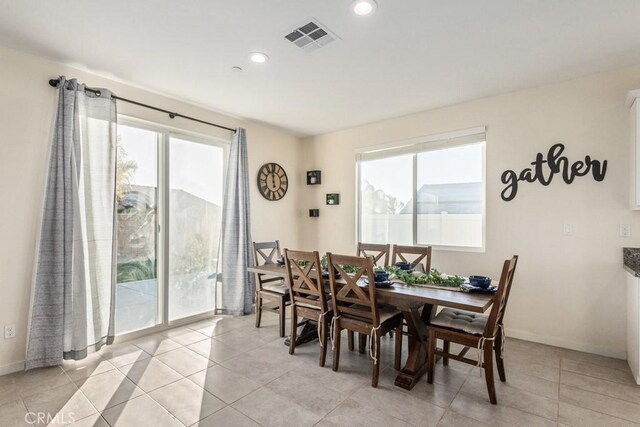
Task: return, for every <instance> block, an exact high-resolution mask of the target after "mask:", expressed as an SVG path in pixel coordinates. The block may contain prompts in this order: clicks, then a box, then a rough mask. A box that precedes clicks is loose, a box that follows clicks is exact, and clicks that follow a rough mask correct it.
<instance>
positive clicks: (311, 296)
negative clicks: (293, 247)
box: [284, 249, 333, 366]
mask: <svg viewBox="0 0 640 427" xmlns="http://www.w3.org/2000/svg"><path fill="white" fill-rule="evenodd" d="M300 261H303V262H300ZM284 262H285V265H286V266H287V278H288V280H287V283H288V284H289V293H290V294H291V306H292V309H291V338H290V339H289V341H290V343H289V354H294V352H295V349H296V338H297V336H296V334H297V329H298V326H300V325H299V324H298V319H299V318H300V319H309V320H312V321H314V322H318V338H319V339H320V366H324V362H325V360H326V358H327V338H328V337H329V324H330V322H331V319H332V317H333V312H332V311H331V306H330V304H329V302H328V300H327V295H326V293H325V290H324V281H323V279H322V267H321V265H320V255H319V254H318V252H315V251H314V252H301V251H290V250H288V249H285V250H284ZM303 265H304V266H303ZM312 275H313V277H312Z"/></svg>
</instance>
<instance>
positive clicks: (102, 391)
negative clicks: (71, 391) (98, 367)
mask: <svg viewBox="0 0 640 427" xmlns="http://www.w3.org/2000/svg"><path fill="white" fill-rule="evenodd" d="M80 390H81V391H82V393H84V395H85V396H86V397H87V399H89V401H90V402H91V403H92V404H93V406H95V407H96V409H97V410H98V411H102V410H104V409H105V408H110V407H111V406H115V405H119V404H120V403H122V402H126V401H127V400H129V399H133V398H134V397H137V396H140V395H141V394H143V391H142V390H140V389H139V388H138V387H136V385H135V384H134V383H133V382H131V380H130V379H129V378H127V377H126V376H125V375H124V374H123V373H122V372H120V371H118V370H113V371H108V372H105V373H103V374H100V375H95V376H92V377H89V378H87V379H86V381H85V382H84V383H83V384H82V385H81V386H80Z"/></svg>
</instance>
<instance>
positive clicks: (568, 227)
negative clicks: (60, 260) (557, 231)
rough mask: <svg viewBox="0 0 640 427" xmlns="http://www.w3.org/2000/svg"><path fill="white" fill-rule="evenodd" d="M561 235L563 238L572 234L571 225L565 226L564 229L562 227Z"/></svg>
mask: <svg viewBox="0 0 640 427" xmlns="http://www.w3.org/2000/svg"><path fill="white" fill-rule="evenodd" d="M562 233H563V234H564V235H565V236H571V235H572V234H573V227H572V226H571V224H565V225H564V227H562Z"/></svg>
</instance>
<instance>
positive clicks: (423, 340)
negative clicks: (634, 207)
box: [249, 264, 494, 390]
mask: <svg viewBox="0 0 640 427" xmlns="http://www.w3.org/2000/svg"><path fill="white" fill-rule="evenodd" d="M249 271H250V272H253V273H256V274H264V275H267V276H274V277H282V278H283V279H284V280H287V270H286V267H285V266H284V265H279V264H264V265H260V266H256V267H250V268H249ZM376 295H377V300H378V303H379V304H385V305H389V306H393V307H396V308H397V309H398V310H400V311H401V312H402V314H403V316H404V319H405V321H406V322H407V326H408V332H409V336H408V344H409V345H408V355H407V360H406V362H405V364H404V366H403V367H402V369H401V370H400V371H399V372H398V375H397V377H396V380H395V385H396V386H398V387H402V388H404V389H407V390H411V389H412V388H413V387H414V386H415V385H416V384H417V383H418V381H419V380H420V378H421V377H422V376H423V375H424V374H425V372H426V370H427V323H428V322H429V319H430V318H431V314H432V313H435V310H436V309H437V307H438V306H443V307H451V308H457V309H461V310H466V311H471V312H474V313H484V312H485V311H486V310H487V309H488V308H489V307H490V306H491V304H492V303H493V298H494V296H493V295H492V294H481V293H467V292H461V291H459V290H457V289H447V288H436V287H428V286H414V285H407V284H404V283H400V282H395V283H394V284H393V286H391V287H389V288H376Z"/></svg>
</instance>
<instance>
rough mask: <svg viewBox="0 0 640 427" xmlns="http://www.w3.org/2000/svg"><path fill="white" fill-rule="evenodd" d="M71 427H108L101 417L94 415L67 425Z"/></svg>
mask: <svg viewBox="0 0 640 427" xmlns="http://www.w3.org/2000/svg"><path fill="white" fill-rule="evenodd" d="M69 425H70V426H73V427H109V423H107V422H106V421H105V419H104V418H102V415H100V414H95V415H90V416H88V417H86V418H83V419H81V420H78V421H76V422H74V423H71V424H69Z"/></svg>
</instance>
